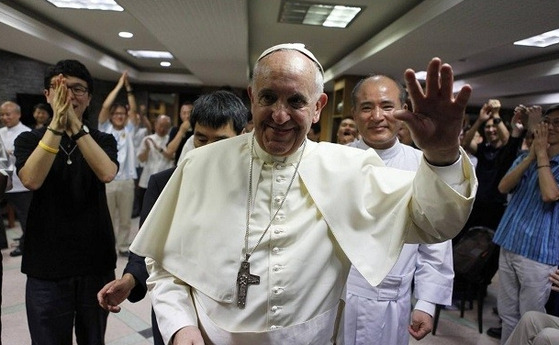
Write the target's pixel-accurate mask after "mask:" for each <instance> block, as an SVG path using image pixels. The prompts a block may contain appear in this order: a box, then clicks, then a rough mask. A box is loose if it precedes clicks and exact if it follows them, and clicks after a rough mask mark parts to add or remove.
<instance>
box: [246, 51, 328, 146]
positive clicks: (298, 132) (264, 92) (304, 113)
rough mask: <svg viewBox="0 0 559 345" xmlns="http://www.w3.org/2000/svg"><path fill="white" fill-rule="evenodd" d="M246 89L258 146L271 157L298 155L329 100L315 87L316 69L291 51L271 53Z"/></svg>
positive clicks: (255, 72) (300, 55)
mask: <svg viewBox="0 0 559 345" xmlns="http://www.w3.org/2000/svg"><path fill="white" fill-rule="evenodd" d="M258 64H259V66H257V68H255V71H254V77H253V82H252V84H251V86H249V88H248V93H249V96H250V100H251V110H252V115H253V119H254V132H255V134H254V135H255V138H256V141H257V142H258V144H259V145H260V146H261V147H262V149H264V151H266V152H268V153H269V154H271V155H274V156H287V155H290V154H292V153H293V152H295V151H297V149H298V148H299V147H300V146H301V144H302V143H303V141H304V140H305V139H306V137H307V133H308V132H309V129H310V127H311V124H312V123H314V122H317V121H318V120H319V118H320V111H321V110H322V108H323V107H324V105H326V102H327V100H328V97H327V96H326V94H324V93H322V91H321V89H319V85H318V83H317V80H318V78H317V74H319V73H320V72H319V70H318V68H317V66H316V65H315V64H314V62H312V61H311V60H310V59H308V58H307V57H306V56H305V55H303V54H301V53H299V52H297V51H294V50H280V51H276V52H273V53H271V54H270V55H268V56H266V57H264V58H262V59H261V60H260V61H259V62H258Z"/></svg>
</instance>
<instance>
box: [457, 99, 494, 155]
mask: <svg viewBox="0 0 559 345" xmlns="http://www.w3.org/2000/svg"><path fill="white" fill-rule="evenodd" d="M490 117H491V112H490V111H489V105H488V104H487V103H485V104H484V105H483V106H482V107H481V109H480V111H479V115H478V117H477V119H476V120H475V121H474V123H473V124H472V126H471V127H470V129H468V130H467V131H466V133H464V138H462V143H461V144H462V146H463V147H467V148H468V149H469V151H470V152H472V153H476V152H477V142H475V140H474V137H475V135H476V132H477V131H479V128H480V127H481V125H483V123H484V122H485V121H487V120H489V118H490Z"/></svg>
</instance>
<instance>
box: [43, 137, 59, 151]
mask: <svg viewBox="0 0 559 345" xmlns="http://www.w3.org/2000/svg"><path fill="white" fill-rule="evenodd" d="M39 146H41V148H42V149H43V150H45V151H47V152H49V153H52V154H57V153H58V151H60V150H59V149H55V148H54V147H50V146H48V145H47V144H45V143H44V142H43V141H42V140H39Z"/></svg>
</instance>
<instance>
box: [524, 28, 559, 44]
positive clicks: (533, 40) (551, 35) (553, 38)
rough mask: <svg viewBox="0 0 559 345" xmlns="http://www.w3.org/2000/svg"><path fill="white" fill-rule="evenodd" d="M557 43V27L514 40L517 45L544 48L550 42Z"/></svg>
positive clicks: (558, 35) (558, 34)
mask: <svg viewBox="0 0 559 345" xmlns="http://www.w3.org/2000/svg"><path fill="white" fill-rule="evenodd" d="M557 43H559V29H556V30H552V31H548V32H545V33H543V34H541V35H537V36H533V37H530V38H527V39H524V40H521V41H516V42H514V44H515V45H518V46H529V47H540V48H545V47H548V46H550V45H552V44H557Z"/></svg>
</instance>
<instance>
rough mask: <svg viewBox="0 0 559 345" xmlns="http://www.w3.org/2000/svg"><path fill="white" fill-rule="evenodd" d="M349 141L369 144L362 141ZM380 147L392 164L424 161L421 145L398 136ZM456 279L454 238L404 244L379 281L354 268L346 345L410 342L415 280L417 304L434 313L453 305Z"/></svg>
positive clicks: (360, 145) (346, 313)
mask: <svg viewBox="0 0 559 345" xmlns="http://www.w3.org/2000/svg"><path fill="white" fill-rule="evenodd" d="M349 146H351V147H357V148H360V149H364V150H366V149H369V146H367V144H365V143H364V142H363V141H362V140H359V141H354V142H353V143H351V144H349ZM375 151H376V152H377V154H378V155H379V156H380V158H381V159H382V160H383V161H384V163H385V164H386V165H387V166H389V167H393V168H398V169H403V170H408V171H416V170H417V169H418V167H419V164H420V162H421V160H422V153H421V151H420V150H417V149H414V148H413V147H411V146H407V145H403V144H401V143H400V142H398V141H397V142H396V144H395V145H394V146H392V147H391V148H388V149H386V150H375ZM388 231H390V230H388ZM414 278H415V279H414ZM453 278H454V270H453V263H452V242H451V241H445V242H442V243H436V244H404V247H403V248H402V252H401V253H400V256H399V257H398V260H397V261H396V264H395V265H394V267H392V270H390V272H389V273H388V275H387V276H386V278H384V280H383V281H382V282H381V283H380V284H379V285H378V286H371V284H369V283H368V282H367V280H366V279H365V278H363V276H362V275H361V274H360V273H359V271H357V269H356V268H355V267H352V268H351V270H350V272H349V276H348V279H347V294H346V306H345V310H344V340H345V342H344V345H373V344H379V345H381V344H391V345H408V344H409V338H410V337H409V332H408V326H409V324H410V313H411V300H410V299H411V288H412V281H413V282H414V295H415V297H416V299H417V302H416V304H415V309H419V310H421V311H424V312H426V313H428V314H430V315H431V316H433V314H434V311H435V304H443V305H449V304H451V302H452V286H453Z"/></svg>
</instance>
